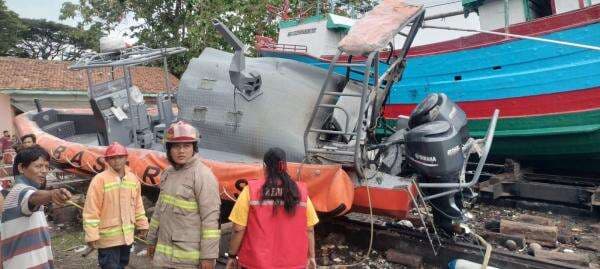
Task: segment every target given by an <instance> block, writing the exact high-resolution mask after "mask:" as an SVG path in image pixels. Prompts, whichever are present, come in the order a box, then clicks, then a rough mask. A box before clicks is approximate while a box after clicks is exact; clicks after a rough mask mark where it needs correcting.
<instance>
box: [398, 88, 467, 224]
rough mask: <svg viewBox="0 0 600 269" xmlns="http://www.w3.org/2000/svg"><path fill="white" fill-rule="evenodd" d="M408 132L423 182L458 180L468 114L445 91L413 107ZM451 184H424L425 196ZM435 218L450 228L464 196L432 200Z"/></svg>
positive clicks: (412, 163)
mask: <svg viewBox="0 0 600 269" xmlns="http://www.w3.org/2000/svg"><path fill="white" fill-rule="evenodd" d="M408 127H409V130H408V131H407V133H406V136H405V141H406V142H405V143H406V156H407V159H408V163H409V164H410V166H411V167H413V168H414V169H415V170H416V171H417V172H418V173H419V174H420V177H419V180H418V181H419V182H422V183H458V182H459V178H460V174H461V171H462V169H463V166H464V163H465V161H466V160H465V156H464V154H463V151H462V149H463V145H464V144H465V143H466V142H467V140H468V139H469V133H468V129H467V117H466V114H465V113H464V111H462V110H461V109H460V108H459V107H458V106H457V105H456V104H455V103H454V102H452V101H450V100H449V99H448V97H447V96H446V95H445V94H442V93H434V94H429V95H428V96H427V97H426V98H425V100H423V101H422V102H421V103H419V105H418V106H417V107H416V108H415V109H414V110H413V111H412V113H411V116H410V118H409V120H408ZM450 190H451V189H450V188H424V189H423V193H424V195H425V196H431V195H436V194H440V193H444V192H447V191H450ZM430 202H431V205H432V207H433V208H434V214H433V215H434V222H435V223H436V225H437V226H438V227H440V228H442V229H443V230H446V231H451V230H452V225H453V223H454V221H455V220H461V219H462V212H461V207H462V200H461V199H460V196H458V195H455V194H450V195H444V196H440V197H437V198H434V199H431V200H430Z"/></svg>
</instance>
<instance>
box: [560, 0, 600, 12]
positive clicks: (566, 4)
mask: <svg viewBox="0 0 600 269" xmlns="http://www.w3.org/2000/svg"><path fill="white" fill-rule="evenodd" d="M598 1H599V2H600V0H598ZM584 2H585V1H584ZM554 5H555V7H556V13H565V12H568V11H571V10H575V9H578V8H579V0H554Z"/></svg>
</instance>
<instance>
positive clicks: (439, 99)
mask: <svg viewBox="0 0 600 269" xmlns="http://www.w3.org/2000/svg"><path fill="white" fill-rule="evenodd" d="M432 121H447V122H449V123H450V124H451V125H452V126H453V127H454V128H455V129H456V130H457V132H458V133H459V134H460V138H461V142H462V143H463V144H464V143H466V142H467V140H468V139H469V131H468V129H467V115H466V114H465V112H464V111H462V110H461V109H460V108H459V107H458V106H457V105H456V104H455V103H454V102H452V101H451V100H450V99H448V96H446V95H445V94H443V93H432V94H429V95H427V97H425V100H423V101H422V102H421V103H419V105H417V107H415V109H414V110H413V111H412V113H411V114H410V118H409V120H408V127H409V128H410V129H412V128H415V127H417V126H419V125H421V124H424V123H428V122H432Z"/></svg>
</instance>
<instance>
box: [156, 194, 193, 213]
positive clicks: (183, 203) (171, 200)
mask: <svg viewBox="0 0 600 269" xmlns="http://www.w3.org/2000/svg"><path fill="white" fill-rule="evenodd" d="M160 200H161V201H162V202H163V203H165V204H169V205H172V206H175V207H179V208H181V209H184V210H188V211H195V210H198V204H197V203H196V201H187V200H184V199H179V198H177V197H174V196H171V195H168V194H161V195H160Z"/></svg>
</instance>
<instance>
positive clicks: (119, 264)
mask: <svg viewBox="0 0 600 269" xmlns="http://www.w3.org/2000/svg"><path fill="white" fill-rule="evenodd" d="M104 158H105V160H106V162H107V164H108V166H107V169H106V170H105V171H104V172H102V173H100V174H98V175H96V176H95V177H94V178H93V179H92V182H91V183H90V186H89V188H88V192H87V196H86V200H85V206H84V208H83V229H84V231H85V241H86V242H87V244H88V246H89V247H91V248H97V249H98V263H99V264H100V267H101V268H102V269H106V268H110V269H113V268H119V269H122V268H125V266H127V264H129V254H130V251H131V244H132V243H133V239H134V230H137V236H138V237H140V238H145V237H146V235H147V233H148V226H149V225H148V219H147V218H146V213H145V211H144V205H143V203H142V193H141V184H140V180H139V178H138V177H137V176H136V175H135V174H133V173H132V172H131V171H130V170H129V167H127V165H126V163H127V149H126V148H125V147H124V146H122V145H121V144H119V143H117V142H114V143H113V144H111V145H110V146H109V147H108V148H107V149H106V152H105V154H104Z"/></svg>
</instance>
